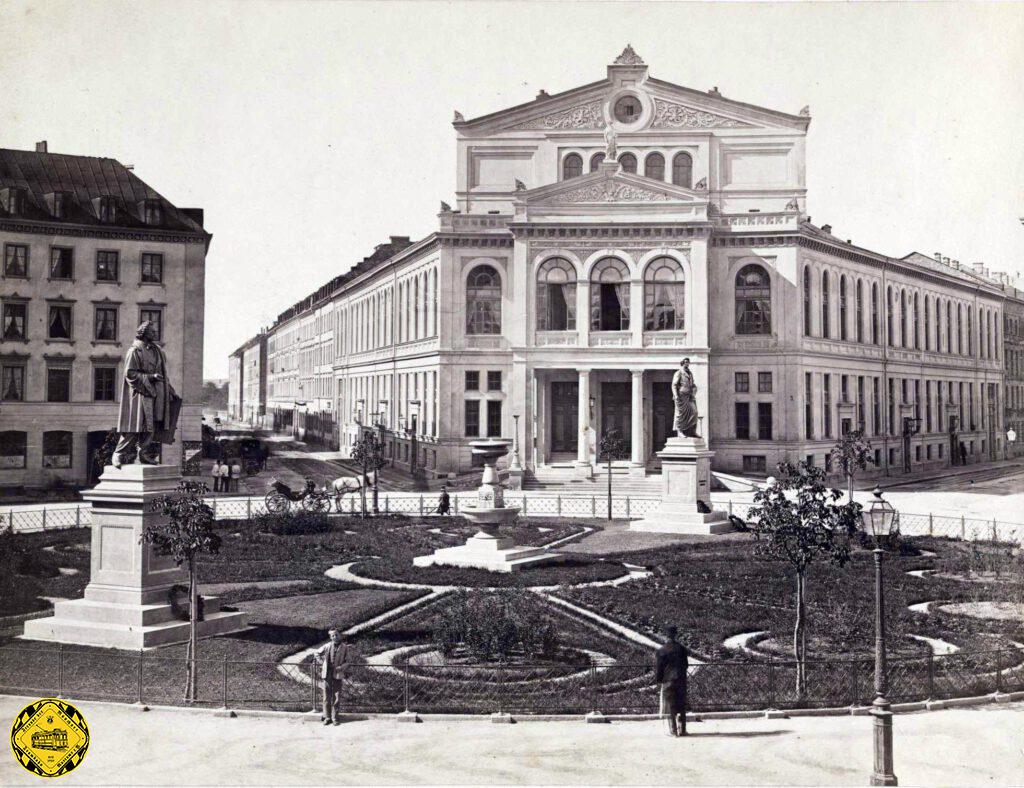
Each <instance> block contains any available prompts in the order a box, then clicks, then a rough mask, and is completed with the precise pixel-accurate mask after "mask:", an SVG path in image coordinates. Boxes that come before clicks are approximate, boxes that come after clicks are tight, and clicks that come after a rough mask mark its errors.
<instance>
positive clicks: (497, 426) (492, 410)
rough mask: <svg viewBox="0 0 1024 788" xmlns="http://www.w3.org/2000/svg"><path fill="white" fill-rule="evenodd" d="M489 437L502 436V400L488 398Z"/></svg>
mask: <svg viewBox="0 0 1024 788" xmlns="http://www.w3.org/2000/svg"><path fill="white" fill-rule="evenodd" d="M487 437H488V438H500V437H501V400H500V399H489V400H487Z"/></svg>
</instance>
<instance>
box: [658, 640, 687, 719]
mask: <svg viewBox="0 0 1024 788" xmlns="http://www.w3.org/2000/svg"><path fill="white" fill-rule="evenodd" d="M678 634H679V630H678V629H677V628H676V627H675V625H674V624H673V625H670V626H668V627H666V628H665V635H666V636H667V637H668V641H667V642H666V643H664V644H662V646H661V647H660V648H659V649H658V650H657V652H656V653H655V655H654V683H655V684H657V685H659V688H660V696H661V697H660V700H661V709H660V711H659V713H660V714H661V716H662V717H666V716H667V717H668V735H669V736H685V735H686V671H687V668H688V667H689V664H688V659H687V657H688V655H687V651H686V647H685V646H684V645H683V644H682V643H680V642H679V641H678V640H677V639H676V638H677V636H678Z"/></svg>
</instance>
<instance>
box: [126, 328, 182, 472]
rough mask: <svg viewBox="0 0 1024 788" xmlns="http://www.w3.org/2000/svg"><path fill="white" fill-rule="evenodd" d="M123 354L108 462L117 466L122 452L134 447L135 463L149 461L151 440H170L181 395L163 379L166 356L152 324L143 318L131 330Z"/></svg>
mask: <svg viewBox="0 0 1024 788" xmlns="http://www.w3.org/2000/svg"><path fill="white" fill-rule="evenodd" d="M135 337H136V339H135V341H134V342H132V344H131V347H129V348H128V353H127V354H125V357H124V380H123V381H122V383H121V405H120V409H119V411H118V415H117V431H118V433H119V437H118V441H117V446H116V447H115V449H114V453H113V454H112V455H111V457H110V463H111V465H113V466H114V467H115V468H120V467H121V463H122V460H123V457H122V455H123V454H124V452H127V451H130V450H131V449H137V450H138V460H137V462H140V463H146V464H153V463H155V462H156V460H155V459H154V458H153V456H152V455H151V454H150V451H149V446H150V443H151V442H152V441H154V440H155V441H156V442H157V443H174V433H175V431H176V430H177V429H178V412H179V411H180V410H181V397H179V396H178V395H177V394H175V393H174V389H173V388H172V387H171V384H170V381H168V379H167V359H166V358H165V357H164V351H163V350H162V349H161V348H160V346H159V345H158V344H157V343H156V332H155V330H154V329H153V324H152V323H151V322H150V321H148V320H146V321H144V322H143V323H142V325H140V326H139V328H138V331H136V333H135Z"/></svg>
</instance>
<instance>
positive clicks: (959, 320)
mask: <svg viewBox="0 0 1024 788" xmlns="http://www.w3.org/2000/svg"><path fill="white" fill-rule="evenodd" d="M956 352H957V353H958V354H960V355H963V352H964V305H963V304H957V306H956Z"/></svg>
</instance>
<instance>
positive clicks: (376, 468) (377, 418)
mask: <svg viewBox="0 0 1024 788" xmlns="http://www.w3.org/2000/svg"><path fill="white" fill-rule="evenodd" d="M370 418H371V419H373V425H374V426H375V427H377V430H378V432H382V431H383V429H384V425H383V424H382V423H381V420H382V418H383V417H382V415H381V413H380V411H377V412H374V413H371V414H370ZM367 434H368V435H369V437H370V440H372V441H373V444H372V446H373V452H372V453H371V458H372V460H373V513H374V514H380V507H379V506H378V505H377V500H378V498H377V476H378V474H379V473H380V466H381V458H380V455H381V446H382V445H383V442H382V441H378V440H377V436H376V435H375V434H374V432H373V427H371V428H370V431H369V432H368V433H367Z"/></svg>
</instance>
